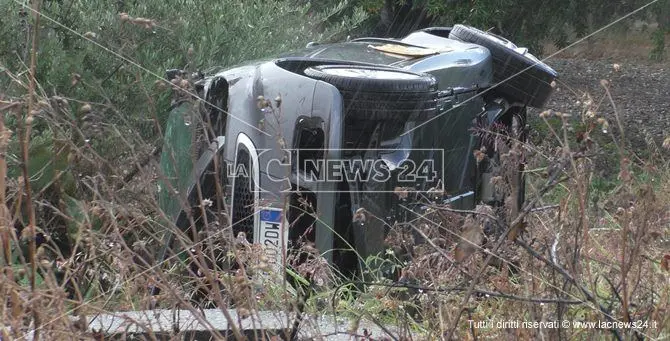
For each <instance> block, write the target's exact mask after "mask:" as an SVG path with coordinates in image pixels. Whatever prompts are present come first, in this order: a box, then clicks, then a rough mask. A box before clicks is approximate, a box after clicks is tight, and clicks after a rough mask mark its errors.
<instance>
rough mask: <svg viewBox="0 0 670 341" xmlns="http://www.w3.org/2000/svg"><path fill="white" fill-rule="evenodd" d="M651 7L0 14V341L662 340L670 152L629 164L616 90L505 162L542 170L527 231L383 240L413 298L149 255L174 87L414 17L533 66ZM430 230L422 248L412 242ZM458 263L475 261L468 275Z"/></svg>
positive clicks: (328, 277)
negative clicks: (530, 59) (181, 335)
mask: <svg viewBox="0 0 670 341" xmlns="http://www.w3.org/2000/svg"><path fill="white" fill-rule="evenodd" d="M609 4H614V6H608V5H609ZM667 5H668V1H667V0H659V1H658V2H657V3H656V4H655V5H654V7H653V8H651V7H650V10H651V11H652V12H649V13H650V14H648V15H650V16H655V18H656V19H658V22H659V28H658V29H657V30H656V31H655V33H653V36H654V39H655V40H654V42H655V44H656V45H655V46H656V49H655V50H654V52H653V57H654V58H661V57H662V56H663V53H664V51H663V47H664V44H665V42H664V39H665V34H664V32H666V31H667V30H668V27H670V25H668V23H667V22H664V21H663V18H668V17H670V16H667V15H665V16H664V14H663V13H665V12H667V9H668V8H670V7H669V6H667ZM110 6H112V7H111V8H110ZM403 6H404V7H403ZM639 6H641V3H638V2H637V1H632V2H625V3H624V2H614V3H612V2H604V1H597V0H593V1H587V2H576V1H571V2H569V3H568V5H567V6H566V5H565V4H564V3H562V2H560V1H558V2H557V1H553V2H552V1H541V4H538V3H537V2H533V1H527V2H526V3H524V2H523V1H521V2H519V1H516V2H511V1H502V2H501V1H477V2H463V1H418V0H417V1H413V2H412V1H409V2H402V3H396V2H393V1H390V0H387V1H381V0H357V1H350V2H342V3H338V4H335V3H332V2H331V1H315V2H305V1H295V0H280V1H267V0H257V1H251V2H246V1H242V2H240V1H193V0H166V1H130V0H121V1H116V2H109V1H101V0H89V1H71V0H44V1H37V0H35V1H32V2H30V3H28V2H26V1H23V0H10V1H4V2H2V3H0V10H1V11H2V12H3V13H4V17H3V20H2V22H0V114H1V115H0V156H1V157H0V244H1V245H2V246H1V249H2V256H1V258H0V266H1V267H2V271H1V273H0V297H2V298H3V300H2V304H0V318H2V322H1V323H0V333H1V334H0V339H2V340H9V339H18V338H21V337H26V336H27V335H28V334H30V335H31V336H32V337H34V338H35V339H40V338H41V339H73V338H77V337H94V336H93V335H90V334H87V333H86V332H85V331H84V330H82V329H84V328H83V327H84V326H83V325H82V322H81V321H82V320H78V321H77V320H72V319H70V318H69V316H70V315H77V316H84V315H86V314H95V313H99V312H104V311H112V310H126V309H142V308H149V307H154V306H156V305H159V306H161V307H168V308H171V307H181V308H183V309H189V310H192V311H194V312H195V311H197V308H198V306H199V305H200V306H201V305H207V304H209V305H216V306H222V307H235V308H236V309H238V311H239V312H240V313H241V314H242V315H245V314H254V312H256V311H258V310H263V309H283V310H287V311H301V312H304V313H307V314H312V313H319V312H321V313H322V312H323V311H324V309H325V308H327V309H328V310H329V311H331V310H332V311H334V312H335V313H336V314H339V315H346V316H351V317H353V318H354V319H372V320H373V321H375V322H376V323H378V324H380V325H389V326H391V325H392V326H394V327H399V329H400V333H401V334H404V335H409V334H410V333H412V334H413V335H415V336H419V338H422V339H436V338H439V337H445V338H449V337H453V338H458V339H460V338H479V337H487V338H488V337H501V336H502V337H516V338H521V339H537V338H540V337H544V338H547V339H557V338H559V337H560V338H563V339H591V338H602V339H606V338H609V337H611V336H620V337H625V338H633V337H637V338H641V337H648V338H662V337H667V336H668V335H669V333H670V318H669V317H668V315H667V311H668V309H670V306H668V302H670V298H669V295H670V287H669V286H668V285H667V280H668V276H669V275H670V272H669V271H670V270H669V265H668V263H669V262H670V255H669V254H668V253H667V252H668V249H667V248H668V244H667V243H668V242H667V241H668V240H669V238H670V236H669V235H668V224H669V222H670V215H669V214H668V207H667V204H666V203H667V202H670V185H669V184H670V181H669V180H670V173H668V171H667V169H669V166H670V160H668V159H667V157H668V154H667V151H666V150H667V149H670V140H666V142H665V143H664V144H663V146H655V145H651V146H650V147H649V149H650V150H649V151H648V152H647V153H646V157H644V158H641V157H638V154H639V153H637V152H638V151H630V150H626V148H625V147H624V145H623V144H621V143H619V141H620V139H621V136H622V134H623V132H625V127H622V126H619V125H618V124H617V122H608V121H607V120H606V119H605V116H604V113H603V112H602V109H601V107H600V104H601V103H603V101H608V100H610V99H608V98H610V97H608V96H607V91H608V90H607V84H606V83H603V90H602V93H599V94H591V95H592V96H593V98H591V97H588V98H575V100H579V101H582V103H583V104H584V105H583V108H582V109H583V110H581V111H579V112H570V113H561V112H554V111H545V112H543V113H541V114H539V115H538V116H537V118H536V121H535V123H533V124H534V128H537V129H538V130H541V131H543V132H544V134H543V135H544V136H551V137H552V138H549V139H547V138H545V139H543V140H542V141H531V142H530V143H526V144H521V143H516V142H514V141H513V142H512V144H513V145H514V148H513V149H512V150H511V151H510V152H509V153H508V154H506V155H505V156H504V158H516V157H522V156H523V157H525V158H527V160H528V169H529V170H528V172H527V174H528V186H529V188H528V191H529V194H528V198H527V205H526V206H524V208H522V210H521V213H520V215H519V216H516V217H510V218H509V219H502V218H499V219H492V220H490V219H491V218H490V217H489V213H488V212H487V211H481V210H477V211H475V212H465V213H464V212H458V211H455V210H453V209H451V208H450V207H446V206H435V205H433V206H430V207H429V211H428V212H427V214H426V215H425V216H424V217H422V218H417V219H416V220H414V221H412V223H411V224H398V225H397V226H393V228H392V233H391V234H390V235H389V238H388V240H387V244H388V248H389V250H390V251H389V254H391V255H392V257H391V256H389V257H386V258H384V259H369V260H367V262H368V263H369V264H371V266H372V264H375V265H374V266H378V265H379V264H380V263H382V265H384V266H386V265H389V266H392V267H398V268H400V269H401V270H402V271H401V272H402V277H401V281H400V283H397V282H390V281H389V280H387V279H385V278H383V277H382V276H380V275H379V274H378V272H377V271H371V273H370V276H368V278H367V279H366V282H352V281H349V280H346V279H343V278H341V277H339V276H336V275H335V274H334V273H333V272H334V271H333V270H332V269H330V268H329V267H328V266H327V264H324V263H323V262H322V261H321V258H320V257H319V255H318V252H316V250H313V249H310V248H309V247H305V250H303V251H304V252H306V253H308V254H310V255H311V256H312V257H311V258H310V259H311V261H310V262H308V263H305V264H301V265H300V266H296V268H295V269H294V270H295V272H291V274H290V277H291V278H292V280H293V281H294V282H296V283H298V285H295V286H287V285H286V284H283V283H282V284H281V285H277V284H276V283H273V281H272V277H265V276H261V275H260V274H262V273H268V272H269V273H272V272H273V269H271V268H269V267H268V265H267V259H265V258H264V256H263V255H262V254H261V253H260V252H259V251H258V248H257V246H254V245H248V244H246V243H244V242H242V241H240V240H236V239H232V238H230V236H229V235H228V234H226V233H227V232H230V230H229V229H226V228H222V229H219V230H213V229H207V230H206V231H204V232H203V234H202V235H201V236H199V237H200V238H201V240H202V241H203V242H202V243H199V244H193V243H191V242H189V241H188V240H187V238H182V239H179V240H178V243H177V246H176V247H175V249H174V250H169V251H170V252H171V253H170V261H169V262H166V264H163V265H162V266H158V267H155V266H153V264H154V262H153V260H154V258H155V252H153V250H156V249H157V248H158V247H159V245H160V244H161V241H162V240H163V233H164V232H165V231H166V230H170V229H172V228H173V226H165V225H166V224H165V222H164V219H163V218H164V215H163V212H161V211H160V210H159V209H158V207H157V204H156V193H157V188H156V187H157V186H156V183H157V181H156V180H157V179H161V177H162V176H163V175H162V174H160V173H159V172H157V171H156V168H157V164H156V155H158V154H159V152H160V151H161V146H162V136H163V134H164V132H165V123H166V120H167V119H168V117H167V114H166V113H167V108H168V107H169V105H170V102H171V99H172V98H173V96H174V95H175V94H176V93H177V92H178V91H177V90H175V89H173V88H172V87H171V85H170V84H169V83H167V82H165V80H164V79H163V73H164V71H165V70H166V69H170V68H175V67H176V68H181V69H184V70H188V71H189V72H195V71H198V70H202V71H205V69H207V68H210V67H216V66H229V65H233V64H236V63H240V62H242V61H245V60H249V59H255V58H263V57H266V56H270V55H272V54H276V53H279V52H282V51H286V50H288V49H291V48H295V47H299V46H303V45H304V44H305V43H307V42H308V41H328V40H337V39H343V38H345V37H346V36H348V35H350V34H363V33H365V32H373V31H379V30H383V31H387V32H388V31H389V30H390V31H394V30H398V31H396V32H400V31H402V30H406V29H407V28H408V27H411V26H412V25H409V26H406V25H399V24H396V23H393V22H394V21H393V20H391V21H389V18H393V17H394V16H395V15H396V14H398V13H400V12H401V11H406V12H407V13H412V15H417V13H418V17H419V19H422V20H424V22H432V23H435V24H445V25H447V24H451V23H454V22H466V23H470V24H473V25H477V26H480V27H486V28H488V27H495V28H496V30H497V31H498V32H500V33H502V34H503V35H506V36H509V37H512V38H514V39H515V40H516V41H517V42H519V43H522V44H525V45H529V46H532V47H536V48H539V46H540V43H541V42H543V41H545V39H551V40H552V41H554V42H555V43H556V44H557V45H560V46H566V45H568V44H569V43H570V42H572V41H574V40H575V39H578V38H579V37H582V36H584V35H585V34H587V33H589V32H592V31H593V30H594V29H595V28H598V27H600V26H602V25H604V24H605V23H607V22H610V21H611V20H612V18H613V17H616V16H620V15H623V14H625V13H628V12H630V11H632V10H634V9H636V8H638V7H639ZM528 9H541V10H538V11H534V10H532V11H529V10H528ZM664 11H665V12H664ZM37 12H39V13H41V15H39V16H38V15H36V13H37ZM594 13H598V15H594ZM645 13H646V12H645ZM518 18H523V20H521V22H519V20H517V19H518ZM403 19H404V18H403ZM409 19H412V18H409V17H408V18H407V20H409ZM402 21H404V20H400V21H396V22H402ZM666 21H667V20H666ZM406 22H409V21H406ZM394 25H395V26H394ZM664 30H665V31H664ZM33 47H35V48H34V49H33ZM615 114H616V113H615ZM610 125H611V126H613V127H616V129H608V128H609V127H610ZM504 142H510V141H507V140H505V141H504ZM534 142H535V143H534ZM603 153H605V154H607V155H608V158H607V165H608V166H609V167H610V169H609V170H610V172H611V173H612V174H613V175H614V176H612V177H609V178H607V179H605V178H603V177H600V176H599V175H598V174H597V173H596V171H595V170H596V167H597V166H596V164H595V161H594V160H596V159H597V156H598V155H602V154H603ZM598 160H602V159H598ZM498 176H500V177H505V176H509V175H508V174H499V175H498ZM501 216H509V214H502V215H501ZM487 224H489V225H490V224H495V225H496V226H497V227H496V230H497V231H498V233H497V234H493V235H488V236H487V237H488V238H489V239H490V240H487V241H483V240H482V246H479V245H477V247H476V248H464V247H463V245H464V244H463V243H464V240H465V241H466V242H467V241H469V240H474V239H473V238H475V237H472V233H473V231H475V232H474V233H475V235H476V236H480V237H481V236H482V235H481V233H477V232H478V231H480V230H482V229H483V226H484V225H487ZM417 231H418V232H419V234H420V235H422V236H425V237H426V238H425V239H427V240H429V241H430V243H427V244H426V243H416V242H415V239H414V238H415V236H416V232H417ZM503 231H508V232H509V231H515V232H514V235H515V236H519V238H514V237H509V238H507V235H508V233H502V232H503ZM521 232H523V233H521ZM520 236H523V237H520ZM466 244H467V243H466ZM465 249H467V250H469V251H467V252H466V253H467V257H464V258H461V256H456V254H455V253H457V252H464V251H463V250H465ZM459 250H460V251H459ZM216 251H223V252H222V253H223V254H224V258H226V259H227V258H228V257H227V256H228V254H227V253H234V254H235V256H236V259H239V260H241V261H240V262H241V264H242V266H241V270H240V271H237V272H235V273H229V272H224V271H220V269H218V268H216V267H214V266H212V261H211V258H212V255H214V254H215V253H216ZM184 256H186V257H184ZM455 257H458V258H459V259H461V261H459V262H456V261H455V259H454V258H455ZM184 259H185V260H184ZM389 259H391V260H389ZM152 286H158V287H160V288H161V295H160V296H158V297H154V296H151V295H149V292H148V291H147V290H146V288H147V287H152ZM305 287H307V288H309V290H307V291H309V292H310V293H311V296H309V297H308V298H305V293H304V291H305V290H303V289H304V288H305ZM203 302H204V303H203ZM467 320H473V321H485V320H491V321H503V320H518V321H553V320H570V321H624V322H630V321H646V324H644V325H642V326H641V328H639V329H638V330H632V329H630V328H618V329H617V328H605V329H604V330H599V329H583V328H582V329H580V328H578V327H571V328H567V329H537V328H535V329H501V328H481V329H479V328H477V329H476V328H472V327H471V326H470V325H469V324H468V322H467ZM84 322H86V321H84Z"/></svg>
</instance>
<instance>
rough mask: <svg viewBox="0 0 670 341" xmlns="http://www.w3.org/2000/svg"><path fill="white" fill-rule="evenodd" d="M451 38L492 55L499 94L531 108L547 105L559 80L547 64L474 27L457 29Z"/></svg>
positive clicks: (452, 31) (450, 34)
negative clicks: (470, 44) (484, 49)
mask: <svg viewBox="0 0 670 341" xmlns="http://www.w3.org/2000/svg"><path fill="white" fill-rule="evenodd" d="M449 38H451V39H456V40H461V41H464V42H468V43H473V44H477V45H480V46H483V47H486V48H487V49H488V50H489V51H490V52H491V57H492V58H493V81H494V82H495V85H494V88H495V91H497V92H498V93H500V94H501V95H503V96H505V97H506V98H509V99H513V100H515V101H518V102H521V103H522V104H524V105H527V106H530V107H535V108H541V107H543V106H544V105H545V104H546V102H547V100H548V99H549V96H550V95H551V92H552V91H553V87H552V85H551V84H552V82H553V81H554V80H555V79H556V78H557V77H558V74H557V73H556V71H554V69H552V68H551V67H549V66H548V65H547V64H545V63H543V62H542V61H540V60H539V59H537V58H536V57H535V56H533V55H532V54H530V53H528V52H520V51H519V49H518V48H517V46H516V45H514V44H513V43H512V42H510V41H509V40H507V39H505V38H502V37H499V36H497V35H494V34H491V33H488V32H484V31H481V30H479V29H476V28H474V27H470V26H465V25H455V26H454V27H453V28H452V30H451V32H450V33H449Z"/></svg>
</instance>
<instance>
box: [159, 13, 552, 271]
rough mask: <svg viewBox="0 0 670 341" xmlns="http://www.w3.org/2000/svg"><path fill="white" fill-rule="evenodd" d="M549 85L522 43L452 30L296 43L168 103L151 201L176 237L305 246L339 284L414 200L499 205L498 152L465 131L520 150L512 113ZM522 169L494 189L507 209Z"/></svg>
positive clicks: (287, 248) (519, 128)
mask: <svg viewBox="0 0 670 341" xmlns="http://www.w3.org/2000/svg"><path fill="white" fill-rule="evenodd" d="M168 76H169V78H171V79H172V78H179V77H180V76H183V77H185V75H182V74H181V72H179V71H171V72H169V75H168ZM556 77H557V73H556V72H555V71H554V70H552V69H551V68H550V67H549V66H547V65H545V64H544V63H542V62H541V61H539V60H538V59H536V58H535V57H534V56H532V55H531V54H530V53H528V51H527V50H525V49H523V48H518V47H517V46H515V45H514V44H513V43H511V42H509V41H508V40H506V39H504V38H501V37H498V36H495V35H492V34H489V33H486V32H483V31H480V30H478V29H475V28H472V27H468V26H464V25H456V26H454V27H453V28H442V27H437V28H427V29H423V30H420V31H416V32H413V33H411V34H409V35H408V36H406V37H404V38H401V39H382V38H360V39H354V40H350V41H347V42H342V43H336V44H327V45H321V44H318V43H310V44H308V46H307V47H305V48H304V49H301V50H298V51H293V52H289V53H286V54H284V55H281V56H277V57H275V58H272V59H267V60H262V61H256V62H252V63H248V64H246V65H241V66H236V67H232V68H229V69H226V70H223V71H219V72H214V73H211V74H207V75H205V76H203V77H202V78H201V79H197V80H195V82H194V89H193V91H194V92H197V95H198V97H199V98H201V99H204V101H193V99H192V96H184V97H183V98H182V100H181V101H175V103H174V105H173V109H172V113H171V114H170V118H169V120H168V125H167V127H166V131H165V136H166V139H165V144H164V148H163V155H162V159H161V167H162V171H163V173H164V174H165V176H166V179H167V180H166V181H165V182H164V183H163V184H162V186H161V192H160V197H159V201H160V204H161V208H162V209H163V211H164V212H165V213H166V216H167V217H168V219H170V220H171V221H172V222H173V223H174V224H175V225H176V226H177V227H178V228H179V229H181V230H183V231H184V232H186V233H185V235H189V236H190V235H193V236H196V235H197V233H194V232H197V231H199V230H201V229H203V228H205V226H206V225H207V224H211V223H212V222H213V221H214V222H218V225H217V226H220V228H224V226H225V227H227V228H231V229H232V235H233V236H237V237H238V239H240V238H241V239H246V242H248V243H252V244H260V245H263V247H264V252H266V255H267V256H268V258H269V259H270V262H272V263H274V264H275V265H277V266H281V265H282V264H285V263H284V260H285V256H286V255H287V253H290V252H291V250H292V249H295V248H297V247H298V245H303V244H304V243H308V244H310V245H314V247H315V248H316V249H317V250H318V251H319V253H320V255H321V256H322V257H323V258H324V259H325V260H327V261H328V263H330V264H331V265H333V266H334V267H336V268H337V269H339V270H340V271H341V272H342V273H345V274H350V275H352V274H355V273H356V272H357V271H359V270H360V267H361V265H362V262H363V261H364V260H365V259H366V258H367V257H369V256H373V255H376V254H378V253H380V252H382V251H383V250H384V239H385V236H386V233H387V232H388V229H389V226H391V225H392V224H393V223H394V222H397V221H402V220H409V219H413V218H414V217H415V216H416V214H418V213H417V212H418V211H420V209H421V207H422V205H423V204H422V203H424V202H425V200H429V201H431V202H436V203H439V204H450V205H451V206H452V207H456V208H461V209H472V208H473V207H474V206H475V205H476V204H479V203H485V204H488V205H492V206H499V205H501V203H502V201H503V200H504V196H505V195H506V194H504V193H500V191H499V190H496V188H495V186H494V185H493V184H492V181H491V179H492V177H493V175H494V174H496V172H497V171H499V170H498V169H497V168H500V167H501V162H500V158H499V157H498V154H499V153H500V152H501V147H500V146H499V145H498V143H497V142H495V141H493V140H492V139H490V138H488V137H487V134H482V133H481V132H483V131H487V132H489V133H493V134H498V135H505V136H506V137H507V138H508V139H509V140H515V141H523V140H524V139H525V136H526V134H527V127H526V123H525V122H526V110H527V108H528V107H542V106H543V105H544V104H545V102H546V101H547V99H548V97H549V95H550V94H551V92H552V82H553V81H554V79H556ZM193 112H195V113H196V115H191V114H189V113H193ZM488 135H490V134H488ZM477 153H479V154H483V155H478V154H477ZM523 166H524V165H523V160H522V159H519V160H517V162H516V163H515V165H514V167H513V168H514V169H513V174H515V176H514V177H513V178H512V179H511V180H510V181H511V182H512V184H511V186H510V187H509V188H511V189H512V191H515V192H516V193H514V198H516V200H515V201H516V203H514V205H516V206H517V209H518V205H520V204H521V202H522V201H523V195H524V185H523V184H524V179H523ZM222 213H223V214H222ZM171 240H172V239H171V237H169V236H168V239H167V240H166V242H165V245H166V247H167V246H169V245H170V244H171ZM162 257H164V255H163V256H162Z"/></svg>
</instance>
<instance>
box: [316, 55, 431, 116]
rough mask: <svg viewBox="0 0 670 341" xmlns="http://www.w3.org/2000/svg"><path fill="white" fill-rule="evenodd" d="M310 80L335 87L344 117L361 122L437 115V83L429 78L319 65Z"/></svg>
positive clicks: (401, 72)
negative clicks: (340, 99) (339, 97)
mask: <svg viewBox="0 0 670 341" xmlns="http://www.w3.org/2000/svg"><path fill="white" fill-rule="evenodd" d="M304 74H305V75H306V76H308V77H310V78H313V79H318V80H321V81H324V82H327V83H330V84H332V85H333V86H335V87H336V88H337V89H338V90H339V91H340V93H341V94H342V97H343V99H344V105H345V113H346V114H348V115H352V116H355V118H357V119H363V120H388V119H403V120H425V119H428V118H430V117H433V116H435V115H436V114H437V107H438V102H437V96H438V91H437V80H436V79H435V77H433V76H432V75H429V74H423V73H414V72H409V71H406V70H401V69H396V68H391V67H377V66H367V65H365V66H362V65H318V66H312V67H309V68H307V69H305V70H304Z"/></svg>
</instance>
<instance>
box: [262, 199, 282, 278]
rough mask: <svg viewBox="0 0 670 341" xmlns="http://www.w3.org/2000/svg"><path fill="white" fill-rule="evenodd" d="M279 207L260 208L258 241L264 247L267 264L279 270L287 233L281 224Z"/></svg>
mask: <svg viewBox="0 0 670 341" xmlns="http://www.w3.org/2000/svg"><path fill="white" fill-rule="evenodd" d="M282 213H283V212H282V209H281V208H271V207H270V208H263V209H261V210H260V225H261V226H260V231H259V232H260V233H259V237H260V238H259V243H260V244H261V245H263V247H264V249H265V255H266V256H267V257H268V265H270V266H271V267H273V268H275V269H277V270H279V269H281V267H282V265H283V262H282V260H283V257H284V252H283V250H285V249H286V243H287V240H288V233H286V231H285V229H284V227H283V225H282V220H283V214H282Z"/></svg>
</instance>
